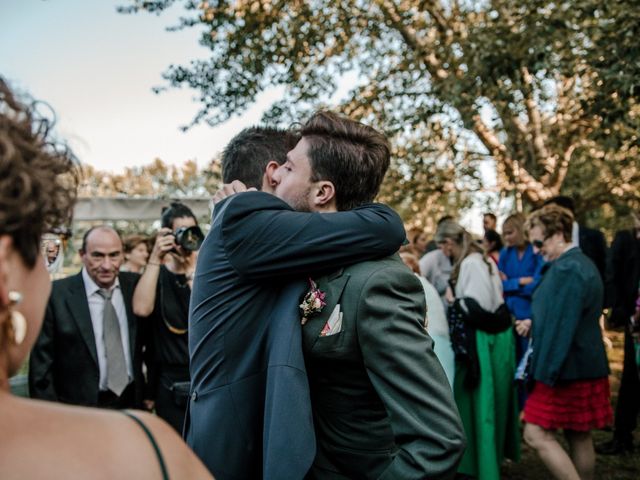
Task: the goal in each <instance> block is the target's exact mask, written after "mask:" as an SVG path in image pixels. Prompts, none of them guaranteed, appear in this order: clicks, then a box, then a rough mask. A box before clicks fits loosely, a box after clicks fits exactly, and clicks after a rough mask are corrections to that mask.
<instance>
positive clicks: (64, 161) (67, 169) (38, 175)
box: [0, 77, 78, 268]
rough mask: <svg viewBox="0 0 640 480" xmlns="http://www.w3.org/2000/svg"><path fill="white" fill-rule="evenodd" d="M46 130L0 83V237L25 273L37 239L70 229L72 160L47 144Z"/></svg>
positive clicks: (74, 187)
mask: <svg viewBox="0 0 640 480" xmlns="http://www.w3.org/2000/svg"><path fill="white" fill-rule="evenodd" d="M50 128H51V122H50V121H48V120H47V119H45V118H42V117H40V116H39V115H38V114H37V113H35V112H34V110H33V108H30V107H27V106H25V105H23V104H22V103H21V102H20V101H18V100H17V99H16V97H15V96H14V95H13V93H12V92H11V89H10V88H9V86H8V85H7V84H6V82H5V81H4V79H2V78H1V77H0V234H3V235H10V236H11V238H12V239H13V243H14V246H15V248H16V250H17V251H18V252H19V253H20V255H21V257H22V259H23V260H24V262H25V264H26V265H27V266H28V267H30V268H31V267H33V266H34V265H35V263H36V259H37V257H38V255H39V254H40V239H41V237H42V234H43V233H45V232H46V231H48V230H51V229H53V228H60V227H64V226H67V225H69V224H70V222H71V216H72V213H73V205H74V203H75V199H76V195H77V187H78V171H77V167H76V162H75V159H74V157H73V154H72V153H71V152H70V151H69V150H68V149H67V148H66V147H65V146H63V145H60V144H57V143H55V142H53V141H52V140H51V138H50V135H49V133H50Z"/></svg>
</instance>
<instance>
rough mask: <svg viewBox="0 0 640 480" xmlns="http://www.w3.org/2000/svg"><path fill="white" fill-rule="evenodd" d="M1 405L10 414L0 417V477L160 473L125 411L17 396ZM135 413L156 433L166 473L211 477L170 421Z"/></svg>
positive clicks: (142, 477)
mask: <svg viewBox="0 0 640 480" xmlns="http://www.w3.org/2000/svg"><path fill="white" fill-rule="evenodd" d="M4 407H6V410H5V411H7V410H10V411H11V412H12V415H10V416H4V417H3V418H2V419H1V420H2V422H0V423H1V426H2V430H3V432H8V433H7V435H3V437H5V438H6V439H10V441H8V442H6V445H5V444H4V443H2V448H1V449H0V450H2V453H1V455H0V459H2V461H0V465H1V468H0V478H3V479H9V478H51V479H57V478H60V479H63V478H64V479H65V480H73V479H76V478H78V479H80V478H82V479H84V478H92V479H95V480H102V479H105V480H106V479H113V478H121V479H136V480H146V479H159V478H162V476H161V467H160V462H159V459H158V455H157V454H156V452H155V450H154V448H153V444H152V442H151V440H150V439H149V436H148V435H147V434H146V433H145V431H144V429H143V428H142V427H141V426H140V425H138V424H136V422H135V421H134V420H133V419H131V418H129V417H128V416H127V415H125V414H124V413H123V412H117V411H107V410H99V409H95V408H82V407H72V406H67V405H61V404H56V403H52V402H44V401H36V400H24V399H15V398H12V399H10V400H9V401H7V402H3V409H4ZM133 415H135V416H136V418H138V419H139V420H141V421H142V423H143V424H144V425H145V426H146V428H147V429H148V430H149V432H150V434H151V436H152V437H153V438H154V439H155V441H156V443H157V445H158V447H159V450H160V452H161V455H162V457H163V459H164V462H165V464H166V466H167V469H168V472H169V478H171V479H180V478H193V479H211V478H212V477H211V475H210V474H209V473H208V471H207V470H206V468H205V467H204V466H203V465H202V462H200V460H199V459H198V458H197V457H196V456H195V454H193V452H192V451H191V450H190V449H189V448H188V447H187V446H186V445H185V444H184V442H183V441H182V439H181V438H180V437H179V436H178V435H177V434H176V433H175V432H174V431H173V430H172V429H171V427H170V426H168V425H167V424H166V423H164V422H163V421H162V420H159V419H157V418H155V417H153V416H152V415H149V414H146V413H143V412H137V411H136V412H133ZM33 458H38V459H39V461H38V462H33V461H31V460H30V459H33Z"/></svg>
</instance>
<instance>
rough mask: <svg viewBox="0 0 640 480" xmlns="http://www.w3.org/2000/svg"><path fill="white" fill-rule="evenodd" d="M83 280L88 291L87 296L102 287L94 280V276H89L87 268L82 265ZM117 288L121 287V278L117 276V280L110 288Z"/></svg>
mask: <svg viewBox="0 0 640 480" xmlns="http://www.w3.org/2000/svg"><path fill="white" fill-rule="evenodd" d="M82 281H83V282H84V289H85V291H86V292H87V298H89V297H91V295H93V294H95V293H96V292H97V291H98V290H101V288H100V287H99V286H98V285H97V284H96V282H94V281H93V278H91V277H90V276H89V273H88V272H87V269H86V268H84V267H82ZM116 288H120V279H119V278H118V277H117V276H116V281H115V282H114V284H113V285H112V286H111V288H110V289H109V290H114V289H116Z"/></svg>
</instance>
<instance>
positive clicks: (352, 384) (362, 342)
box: [302, 255, 464, 480]
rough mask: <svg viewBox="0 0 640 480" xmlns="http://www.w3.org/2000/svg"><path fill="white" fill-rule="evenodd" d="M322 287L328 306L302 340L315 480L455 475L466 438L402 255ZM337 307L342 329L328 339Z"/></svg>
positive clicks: (326, 280)
mask: <svg viewBox="0 0 640 480" xmlns="http://www.w3.org/2000/svg"><path fill="white" fill-rule="evenodd" d="M318 286H319V288H320V289H321V290H322V291H324V292H325V293H326V299H327V305H326V306H325V307H324V309H323V310H322V312H321V313H320V314H318V315H316V316H313V317H311V318H310V319H309V321H308V322H307V323H306V324H305V325H304V326H303V333H302V334H303V351H304V354H305V361H306V365H307V372H308V377H309V384H310V388H311V400H312V406H313V414H314V427H315V430H316V441H317V444H318V453H317V456H316V459H315V461H314V464H313V467H312V470H311V471H310V473H309V475H308V478H311V479H347V478H349V479H358V478H362V479H374V478H375V479H378V478H380V479H389V480H392V479H393V480H399V479H407V480H409V479H412V480H413V479H419V478H429V479H440V478H453V476H454V475H455V471H456V467H457V465H458V463H459V461H460V459H461V457H462V453H463V451H464V433H463V430H462V423H461V421H460V418H459V415H458V411H457V408H456V405H455V402H454V399H453V393H452V391H451V387H450V386H449V383H448V381H447V379H446V376H445V374H444V371H443V369H442V366H441V365H440V363H439V361H438V360H437V358H436V356H435V354H434V352H433V340H432V339H431V338H430V337H429V336H428V335H427V333H426V332H425V330H424V326H423V322H424V318H425V298H424V292H423V289H422V286H421V285H420V282H419V281H418V279H417V278H416V277H415V275H414V274H413V273H412V272H411V271H409V269H408V268H407V267H405V265H404V264H403V263H402V262H401V260H400V258H399V257H398V256H397V255H394V256H392V257H388V258H386V259H383V260H377V261H367V262H363V263H359V264H357V265H353V266H351V267H347V268H345V269H344V270H340V271H338V272H336V273H334V274H332V275H330V276H328V277H323V278H320V279H319V280H318ZM334 310H335V311H336V312H337V311H340V312H342V329H341V331H340V332H339V333H336V334H333V335H330V336H321V334H320V333H321V331H322V329H323V327H324V326H325V324H326V323H327V321H328V320H329V318H330V316H331V315H332V313H333V312H334Z"/></svg>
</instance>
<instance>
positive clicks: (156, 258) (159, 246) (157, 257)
mask: <svg viewBox="0 0 640 480" xmlns="http://www.w3.org/2000/svg"><path fill="white" fill-rule="evenodd" d="M174 248H176V243H175V237H174V236H173V232H172V231H171V229H170V228H161V229H160V230H159V231H158V234H157V235H156V241H155V243H154V244H153V249H152V250H151V255H149V262H148V264H149V265H154V264H156V263H157V264H162V263H163V262H164V257H165V255H166V254H167V253H169V252H170V251H171V250H172V249H174Z"/></svg>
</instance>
